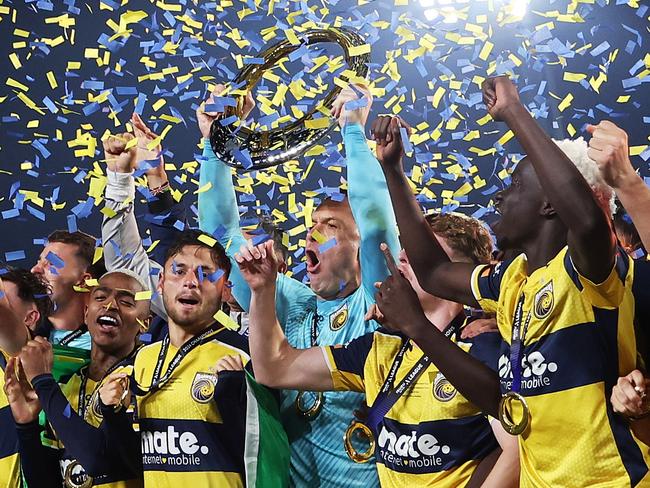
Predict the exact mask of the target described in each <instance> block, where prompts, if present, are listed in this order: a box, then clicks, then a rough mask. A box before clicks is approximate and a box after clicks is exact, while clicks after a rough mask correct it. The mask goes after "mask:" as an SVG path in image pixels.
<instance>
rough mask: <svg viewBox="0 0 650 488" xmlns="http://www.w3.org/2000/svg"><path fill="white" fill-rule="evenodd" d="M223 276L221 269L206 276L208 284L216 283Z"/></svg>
mask: <svg viewBox="0 0 650 488" xmlns="http://www.w3.org/2000/svg"><path fill="white" fill-rule="evenodd" d="M223 275H224V271H223V270H222V269H218V270H216V271H215V272H214V273H210V274H209V275H208V276H207V278H208V281H209V282H210V283H216V282H217V281H219V280H220V279H221V277H222V276H223Z"/></svg>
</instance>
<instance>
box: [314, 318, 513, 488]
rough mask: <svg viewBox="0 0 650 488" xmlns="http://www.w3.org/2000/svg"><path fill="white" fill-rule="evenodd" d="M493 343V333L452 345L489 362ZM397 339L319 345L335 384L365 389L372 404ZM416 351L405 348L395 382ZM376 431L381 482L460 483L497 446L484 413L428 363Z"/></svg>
mask: <svg viewBox="0 0 650 488" xmlns="http://www.w3.org/2000/svg"><path fill="white" fill-rule="evenodd" d="M500 343H501V339H500V337H499V336H498V334H494V333H492V334H483V335H482V336H479V337H478V338H476V339H474V340H473V341H472V340H470V341H469V342H467V343H458V345H459V346H460V347H462V348H463V349H464V350H466V351H469V352H470V354H472V355H474V356H476V357H477V358H479V359H481V360H483V361H484V362H486V363H487V364H489V365H490V366H491V367H493V368H496V358H497V356H498V352H499V346H500ZM401 345H402V337H401V336H399V335H395V334H390V333H383V332H381V331H378V332H374V333H371V334H366V335H364V336H361V337H359V338H358V339H355V340H353V341H352V342H351V343H349V344H348V345H346V346H328V347H323V352H324V354H325V358H326V361H327V363H328V365H329V367H330V372H331V375H332V381H333V383H334V387H335V389H337V390H355V391H365V393H366V401H367V403H368V404H369V405H372V403H373V402H374V401H375V399H376V398H377V395H378V394H379V392H380V390H381V387H382V386H383V384H384V381H385V379H386V376H387V375H388V371H389V370H390V368H391V365H392V364H393V361H394V360H395V357H396V356H397V353H398V351H399V350H400V347H401ZM422 355H423V353H422V351H421V350H420V349H419V348H418V347H417V346H415V345H414V347H413V348H412V349H410V350H408V351H407V352H406V354H405V355H404V360H403V362H402V364H401V365H400V367H399V369H398V371H397V375H396V378H395V384H397V383H399V382H400V381H401V380H402V379H403V378H404V377H405V376H406V375H407V374H408V372H409V371H410V370H411V368H412V367H413V366H414V365H415V364H416V363H417V362H418V361H419V359H420V358H421V357H422ZM378 430H379V432H378V433H375V436H376V440H377V451H376V456H377V470H378V473H379V479H380V481H381V484H382V486H418V487H424V486H435V487H442V488H445V487H449V488H452V487H458V486H463V485H464V484H465V483H467V481H468V480H469V478H470V477H471V476H472V473H473V471H474V469H475V468H476V466H477V465H478V463H479V461H480V459H482V458H483V457H485V456H486V455H487V454H489V453H490V452H492V451H493V450H494V449H495V448H496V447H497V443H496V440H495V438H494V436H493V435H492V430H491V427H490V426H489V423H488V420H487V419H486V418H485V416H483V415H482V414H481V412H480V411H479V410H478V409H477V408H476V407H475V406H474V405H473V404H471V403H470V402H469V401H468V400H467V399H465V398H464V397H463V396H462V395H461V394H460V393H458V392H457V391H456V389H455V388H454V387H453V386H452V385H451V384H450V383H449V382H448V381H447V380H446V379H445V377H444V376H443V375H442V374H441V373H440V371H439V370H438V369H437V368H436V366H435V365H434V364H431V365H429V366H428V368H427V369H426V370H425V371H424V373H423V374H422V375H421V376H420V378H419V379H418V380H417V382H416V383H415V384H414V385H413V386H412V388H411V389H409V390H408V391H407V392H406V393H405V394H404V395H402V397H400V399H399V400H398V401H397V402H396V403H395V405H394V406H393V407H392V408H391V409H390V410H389V412H388V414H387V415H386V416H385V418H384V419H383V421H382V422H381V424H380V425H379V426H378Z"/></svg>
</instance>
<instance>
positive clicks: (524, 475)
mask: <svg viewBox="0 0 650 488" xmlns="http://www.w3.org/2000/svg"><path fill="white" fill-rule="evenodd" d="M633 278H634V266H633V264H632V261H631V259H630V258H628V256H627V255H625V253H623V252H622V251H620V252H619V253H618V255H617V258H616V265H615V266H614V268H613V269H612V271H611V273H610V275H609V277H608V278H607V279H606V280H605V281H604V282H603V283H601V284H594V283H592V282H591V281H589V280H588V279H586V278H585V277H583V276H581V275H580V274H579V273H578V271H577V270H576V269H575V267H574V266H573V263H572V262H571V257H570V255H569V252H568V248H566V247H565V248H564V249H563V250H562V251H560V252H559V253H558V254H557V255H556V256H555V257H554V258H553V259H552V260H551V261H550V262H549V263H548V264H547V265H546V266H544V267H542V268H539V269H537V270H535V271H533V272H532V273H531V274H530V275H528V273H527V264H526V257H525V255H523V254H521V255H519V256H517V257H516V258H514V259H512V260H509V261H505V262H503V263H499V264H497V265H482V266H478V267H477V268H476V269H475V270H474V273H473V274H472V291H473V293H474V296H475V297H476V299H477V300H478V302H479V303H480V305H481V307H482V308H483V309H484V310H486V311H493V312H496V314H497V324H498V327H499V331H500V333H501V335H502V337H503V338H504V339H505V342H504V345H503V346H502V355H501V356H500V358H499V376H500V379H501V388H502V391H503V392H506V391H509V390H510V389H511V387H512V378H513V376H512V367H511V364H510V347H509V344H510V342H511V336H512V327H513V319H514V315H515V308H516V306H517V303H518V301H519V300H520V296H521V295H522V294H523V295H524V296H525V300H524V302H523V315H522V316H523V317H526V320H528V318H529V317H530V322H529V324H528V327H527V331H526V334H525V336H524V335H523V328H524V326H523V325H522V332H521V334H522V336H523V347H522V353H521V357H522V359H521V371H522V373H521V378H522V380H521V391H520V393H521V394H522V395H523V396H524V397H526V401H527V403H528V406H529V408H530V414H531V421H530V424H529V427H528V429H527V430H526V431H524V433H523V434H522V435H521V437H520V441H519V446H520V460H521V486H522V487H523V488H526V487H535V488H545V487H548V488H551V487H552V488H555V487H559V486H567V487H569V486H570V487H573V486H585V487H586V486H589V487H623V486H650V477H649V476H648V447H647V446H644V445H642V444H640V443H639V442H637V441H636V440H635V438H634V437H633V436H632V434H631V432H630V429H629V427H628V425H627V424H626V421H625V420H624V419H623V418H621V417H619V416H618V415H616V414H614V412H613V410H612V408H611V405H610V401H609V398H610V395H611V390H612V387H613V386H614V385H615V384H616V381H617V379H618V377H619V376H622V375H625V374H627V373H629V372H630V371H632V370H633V369H634V368H635V366H636V360H637V358H636V345H635V334H634V326H633V320H634V297H633V295H632V282H633ZM523 323H524V321H523V320H522V324H523ZM518 413H521V412H515V415H518Z"/></svg>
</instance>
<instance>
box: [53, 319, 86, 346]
mask: <svg viewBox="0 0 650 488" xmlns="http://www.w3.org/2000/svg"><path fill="white" fill-rule="evenodd" d="M86 331H88V326H87V325H86V324H81V325H80V326H79V328H78V329H77V330H73V331H72V332H70V333H69V334H67V335H66V336H65V337H64V338H63V339H61V341H60V342H59V346H67V345H68V344H70V343H71V342H72V341H74V340H75V339H78V338H79V337H81V336H82V335H84V334H85V333H86Z"/></svg>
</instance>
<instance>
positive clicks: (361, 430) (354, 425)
mask: <svg viewBox="0 0 650 488" xmlns="http://www.w3.org/2000/svg"><path fill="white" fill-rule="evenodd" d="M355 432H358V435H359V436H360V437H362V438H364V439H367V440H368V444H369V445H368V449H366V450H365V451H364V452H359V451H357V449H356V448H355V447H354V446H353V445H352V436H353V435H354V433H355ZM343 444H344V445H345V452H346V453H347V454H348V457H349V458H350V459H352V460H353V461H354V462H355V463H359V464H361V463H367V462H368V461H370V459H372V457H373V456H374V455H375V436H374V435H373V433H372V430H370V427H368V426H367V425H366V424H364V423H363V422H359V421H358V420H353V421H352V422H350V425H349V426H348V428H347V430H346V431H345V435H344V436H343Z"/></svg>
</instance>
